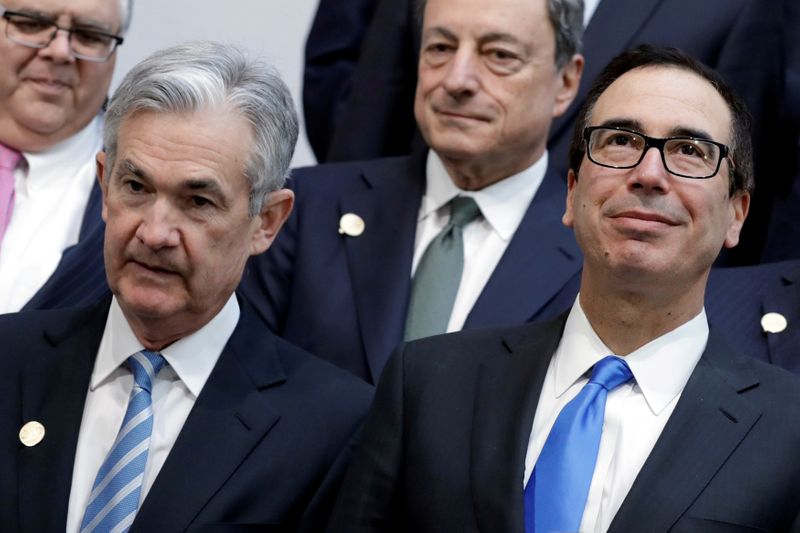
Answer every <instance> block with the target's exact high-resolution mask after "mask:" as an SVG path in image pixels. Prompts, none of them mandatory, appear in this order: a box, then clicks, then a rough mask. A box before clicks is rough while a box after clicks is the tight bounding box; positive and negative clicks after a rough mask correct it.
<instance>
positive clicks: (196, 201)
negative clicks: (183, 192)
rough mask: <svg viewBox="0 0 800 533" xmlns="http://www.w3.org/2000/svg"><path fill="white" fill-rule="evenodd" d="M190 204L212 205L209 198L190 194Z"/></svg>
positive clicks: (199, 205) (198, 205)
mask: <svg viewBox="0 0 800 533" xmlns="http://www.w3.org/2000/svg"><path fill="white" fill-rule="evenodd" d="M191 201H192V205H193V206H194V207H206V206H208V205H212V203H211V200H209V199H208V198H206V197H204V196H192V200H191Z"/></svg>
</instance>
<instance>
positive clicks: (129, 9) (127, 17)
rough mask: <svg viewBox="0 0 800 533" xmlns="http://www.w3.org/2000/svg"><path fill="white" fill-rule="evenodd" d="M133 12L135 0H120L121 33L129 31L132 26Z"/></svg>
mask: <svg viewBox="0 0 800 533" xmlns="http://www.w3.org/2000/svg"><path fill="white" fill-rule="evenodd" d="M132 14H133V0H119V34H120V35H123V36H124V35H125V34H126V33H128V28H130V27H131V15H132Z"/></svg>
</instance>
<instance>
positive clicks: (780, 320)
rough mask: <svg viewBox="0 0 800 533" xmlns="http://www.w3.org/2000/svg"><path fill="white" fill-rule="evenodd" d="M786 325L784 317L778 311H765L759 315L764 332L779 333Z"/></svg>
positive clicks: (787, 323)
mask: <svg viewBox="0 0 800 533" xmlns="http://www.w3.org/2000/svg"><path fill="white" fill-rule="evenodd" d="M788 325H789V322H787V321H786V317H785V316H783V315H782V314H780V313H767V314H765V315H764V316H762V317H761V328H762V329H763V330H764V332H765V333H780V332H781V331H783V330H785V329H786V326H788Z"/></svg>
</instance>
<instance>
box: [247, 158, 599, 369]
mask: <svg viewBox="0 0 800 533" xmlns="http://www.w3.org/2000/svg"><path fill="white" fill-rule="evenodd" d="M291 187H292V188H293V189H294V191H295V194H296V196H297V201H296V204H295V210H294V212H293V213H292V214H291V216H290V217H289V220H288V222H287V223H286V225H285V226H284V228H283V229H282V230H281V233H280V234H279V235H278V238H277V239H276V240H275V242H274V243H273V245H272V247H271V248H270V249H269V250H268V251H267V252H266V253H264V254H262V255H260V256H257V257H255V258H253V259H251V261H250V263H249V264H248V266H247V268H246V270H245V274H244V277H243V278H242V283H241V285H240V288H239V290H240V294H242V295H243V296H245V297H246V298H247V299H248V300H249V301H250V303H251V304H252V305H253V306H254V307H255V308H256V309H257V310H258V311H259V313H260V314H261V315H262V317H263V318H264V319H265V321H266V322H267V324H268V325H269V326H270V328H271V329H272V330H273V331H275V332H276V333H278V334H279V335H281V336H282V337H284V338H285V339H287V340H289V341H290V342H292V343H294V344H297V345H298V346H300V347H302V348H305V349H306V350H308V351H310V352H311V353H314V354H316V355H318V356H320V357H323V358H324V359H327V360H329V361H331V362H333V363H335V364H337V365H339V366H341V367H343V368H346V369H348V370H350V371H351V372H353V373H354V374H356V375H357V376H360V377H362V378H363V379H365V380H368V381H370V382H373V383H375V382H377V379H378V377H379V376H380V373H381V370H382V369H383V366H384V364H385V363H386V360H387V359H388V357H389V354H390V353H391V351H392V349H393V348H394V347H395V346H396V345H397V344H398V343H399V342H400V341H402V340H403V332H404V328H405V318H406V308H407V306H408V297H409V292H410V288H411V264H412V260H413V257H414V238H415V233H416V228H417V216H418V214H419V205H420V201H421V199H422V195H423V194H424V191H425V154H424V153H419V154H415V155H414V156H412V157H401V158H389V159H381V160H375V161H362V162H355V163H342V164H330V165H321V166H318V167H312V168H307V169H300V170H299V171H295V176H294V178H293V179H292V181H291ZM565 197H566V185H565V184H564V182H563V180H562V179H561V177H560V176H556V175H554V174H553V173H551V172H548V173H547V175H546V176H545V179H544V181H543V182H542V184H541V186H540V187H539V190H538V192H537V193H536V196H535V197H534V199H533V201H532V202H531V205H530V207H529V208H528V211H527V213H526V214H525V216H524V218H523V220H522V222H521V223H520V226H519V227H518V228H517V231H516V233H515V234H514V237H513V239H512V240H511V242H510V243H509V245H508V248H506V251H505V254H504V255H503V257H502V258H501V259H500V262H499V263H498V265H497V267H496V268H495V270H494V272H493V273H492V276H491V278H490V279H489V281H488V282H487V284H486V286H485V287H484V289H483V291H482V292H481V295H480V296H479V298H478V300H477V301H476V302H475V305H474V306H473V308H472V310H471V311H470V314H469V316H468V317H467V320H466V322H465V324H464V328H465V329H471V328H476V327H484V326H491V325H501V324H502V325H506V324H519V323H523V322H526V321H528V320H531V319H539V318H551V317H553V316H556V315H557V314H558V313H560V312H561V311H563V310H564V309H566V308H568V307H569V306H570V305H572V302H573V300H574V298H575V294H577V290H578V284H579V282H580V270H581V266H582V261H583V260H582V255H581V253H580V250H579V249H578V245H577V244H576V242H575V239H574V236H573V234H572V230H570V229H568V228H566V227H564V225H563V224H562V223H561V216H562V214H563V212H564V205H565ZM345 213H355V214H357V215H358V216H360V217H361V218H362V219H363V220H364V222H365V224H366V227H365V230H364V233H363V234H362V235H360V236H357V237H352V236H348V235H343V234H340V233H339V231H338V229H339V219H340V217H341V216H342V215H344V214H345Z"/></svg>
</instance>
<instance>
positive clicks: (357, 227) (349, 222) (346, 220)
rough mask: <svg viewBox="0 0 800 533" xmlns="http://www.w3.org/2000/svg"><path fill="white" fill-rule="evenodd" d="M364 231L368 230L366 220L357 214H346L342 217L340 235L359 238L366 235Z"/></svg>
mask: <svg viewBox="0 0 800 533" xmlns="http://www.w3.org/2000/svg"><path fill="white" fill-rule="evenodd" d="M364 229H366V224H364V219H362V218H361V217H360V216H358V215H356V214H355V213H345V214H344V215H342V218H340V219H339V234H340V235H347V236H348V237H358V236H359V235H361V234H362V233H364Z"/></svg>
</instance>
